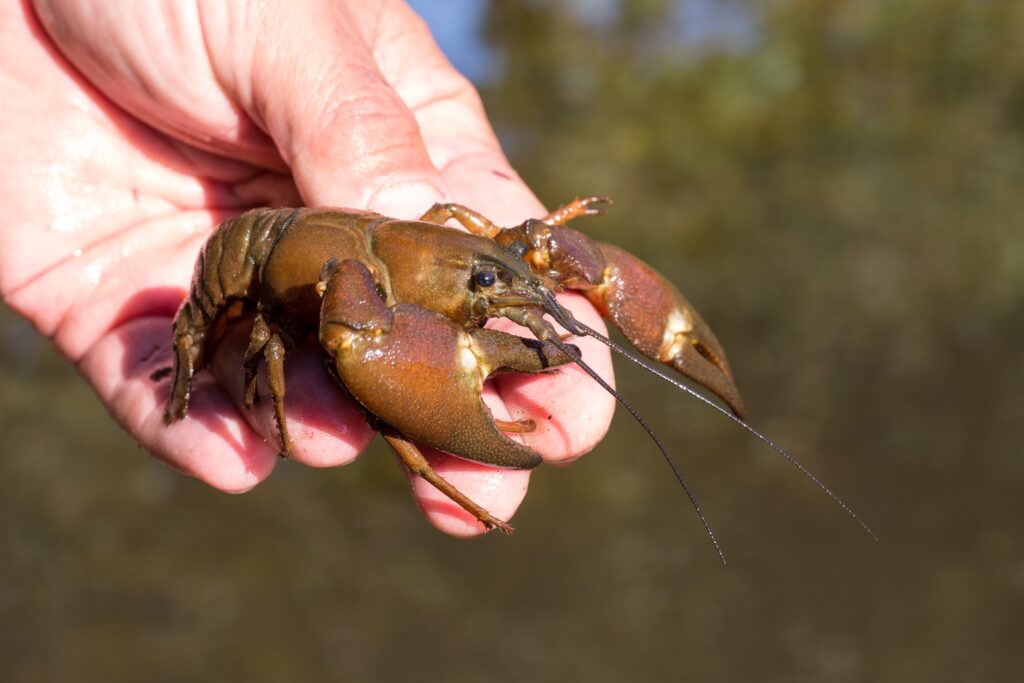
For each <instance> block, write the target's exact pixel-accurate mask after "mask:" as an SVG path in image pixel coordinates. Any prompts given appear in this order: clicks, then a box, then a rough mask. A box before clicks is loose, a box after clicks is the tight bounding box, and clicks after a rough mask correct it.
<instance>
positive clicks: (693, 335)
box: [165, 197, 863, 559]
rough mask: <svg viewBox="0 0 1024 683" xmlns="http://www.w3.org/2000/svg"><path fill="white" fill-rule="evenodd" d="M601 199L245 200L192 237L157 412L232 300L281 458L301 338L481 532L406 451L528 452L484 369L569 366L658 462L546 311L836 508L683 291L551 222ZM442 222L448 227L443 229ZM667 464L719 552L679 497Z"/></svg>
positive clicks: (448, 488) (506, 457)
mask: <svg viewBox="0 0 1024 683" xmlns="http://www.w3.org/2000/svg"><path fill="white" fill-rule="evenodd" d="M608 201H609V200H608V199H607V198H605V197H588V198H585V199H577V200H574V201H572V202H570V203H569V204H566V205H565V206H562V207H560V208H559V209H557V210H556V211H554V212H552V213H551V214H549V215H548V216H547V217H545V218H543V219H539V220H537V219H530V220H527V221H525V222H524V223H522V224H521V225H519V226H516V227H512V228H506V229H503V228H500V227H498V226H496V225H494V224H493V223H492V222H491V221H490V220H488V219H487V218H485V217H484V216H482V215H481V214H479V213H477V212H475V211H473V210H471V209H469V208H467V207H465V206H461V205H459V204H436V205H434V206H433V207H431V208H430V210H428V211H427V212H426V213H425V214H424V215H423V216H422V217H421V218H420V219H419V220H417V221H407V220H396V219H392V218H388V217H386V216H382V215H380V214H377V213H372V212H368V211H359V210H353V209H333V208H308V207H307V208H294V209H256V210H252V211H249V212H247V213H245V214H242V215H241V216H238V217H235V218H232V219H229V220H227V221H225V222H224V223H222V224H221V225H220V226H219V227H218V228H217V229H216V231H215V232H214V233H213V235H212V236H211V237H210V238H209V240H208V241H207V242H206V243H205V245H204V246H203V248H202V251H201V253H200V255H199V258H198V260H197V262H196V268H195V274H194V276H193V280H192V286H191V289H190V292H189V294H188V296H187V297H186V299H185V301H184V303H183V304H182V305H181V308H180V309H179V311H178V313H177V315H176V317H175V319H174V327H173V334H174V342H173V344H174V356H175V362H174V371H173V384H172V389H171V396H170V399H169V401H168V403H167V408H166V413H165V421H166V422H167V423H170V422H173V421H175V420H179V419H182V418H183V417H185V415H186V413H187V411H188V404H189V396H190V392H191V386H192V378H193V374H194V373H195V372H196V371H198V370H200V369H202V368H203V367H204V365H205V364H206V361H207V357H208V354H209V351H210V349H211V348H212V346H213V344H214V343H215V342H216V337H217V334H218V330H219V329H221V328H222V327H223V325H220V324H218V323H219V321H220V320H222V319H223V318H224V317H225V315H226V313H227V312H228V311H235V310H237V309H238V308H239V307H238V306H237V305H236V304H237V303H238V302H242V304H243V305H242V308H244V309H247V310H249V311H250V312H252V313H253V315H254V317H253V327H252V333H251V337H250V342H249V346H248V349H247V350H246V353H245V360H244V364H243V367H244V383H245V384H244V386H245V389H244V394H243V395H244V402H245V404H246V405H247V406H252V405H253V403H254V402H255V400H256V399H257V388H256V387H257V383H256V376H257V369H258V366H259V363H260V360H261V358H262V359H264V360H265V362H266V366H267V375H268V380H269V381H268V384H269V389H270V394H271V398H272V400H273V405H274V412H275V417H276V424H277V430H278V433H279V436H280V443H281V453H282V455H283V456H288V455H289V453H290V452H291V450H292V442H291V438H290V437H289V434H288V429H287V424H286V422H285V419H284V395H285V386H284V358H285V356H286V354H287V353H288V351H289V350H291V349H293V348H295V347H297V346H298V345H299V344H301V343H302V342H303V341H304V340H305V339H306V337H307V336H308V335H309V334H311V333H312V332H316V333H317V335H318V338H319V341H320V344H321V346H322V347H323V349H324V351H325V352H326V354H327V357H328V358H327V367H328V369H329V371H330V372H331V373H332V374H333V375H334V376H335V378H336V379H337V380H338V381H339V382H340V384H341V385H343V387H344V388H345V390H347V391H348V392H349V393H350V394H351V396H352V397H353V398H354V399H355V400H356V401H357V402H358V403H359V404H360V405H361V406H362V408H363V409H364V412H365V414H366V416H367V417H368V419H369V420H370V422H371V424H372V425H373V426H374V427H375V428H376V429H377V430H378V431H379V432H380V433H381V434H382V435H383V437H384V439H385V440H386V441H387V443H388V444H389V445H390V446H391V447H392V448H393V450H394V451H395V453H396V454H397V455H398V456H399V458H400V459H401V460H402V462H404V463H405V465H406V466H407V467H408V468H409V469H410V470H411V471H412V472H413V473H415V474H417V475H419V476H421V477H423V478H424V479H426V480H427V481H428V482H430V483H431V484H432V485H433V486H435V487H437V488H438V489H439V490H440V491H441V492H443V493H444V494H445V495H447V496H448V497H449V498H451V499H452V500H453V501H454V502H455V503H457V504H458V505H460V506H462V507H463V508H464V509H465V510H467V511H468V512H469V513H470V514H472V515H473V516H474V517H475V518H476V519H478V520H479V521H480V522H482V523H483V524H484V525H485V526H486V527H487V528H497V529H500V530H503V531H506V532H508V531H511V527H509V525H508V524H507V523H506V522H505V521H503V520H500V519H498V518H496V517H494V516H493V515H491V514H490V513H489V512H488V511H487V510H485V509H483V508H482V507H481V506H479V505H477V504H476V503H474V502H473V501H472V500H470V499H469V498H468V497H467V496H465V495H464V494H463V493H462V492H460V491H459V490H458V489H457V488H455V487H454V486H452V485H451V484H450V483H449V482H447V481H446V480H445V479H444V478H442V477H441V476H440V475H438V474H437V473H436V472H434V471H433V469H432V468H431V467H430V465H429V463H428V462H427V460H426V458H424V456H423V455H422V453H421V452H420V450H419V448H418V447H417V445H416V444H417V442H419V443H423V444H426V445H428V446H431V447H433V448H436V449H439V450H442V451H446V452H448V453H451V454H453V455H456V456H459V457H461V458H466V459H468V460H473V461H477V462H481V463H485V464H488V465H495V466H498V467H508V468H517V469H528V468H533V467H536V466H537V465H538V464H540V462H541V457H540V455H539V454H538V453H536V452H535V451H534V450H532V449H531V448H529V447H527V446H526V445H524V444H522V443H520V442H518V441H515V440H513V439H511V438H509V437H508V436H507V435H506V433H514V432H524V431H529V430H531V429H532V428H534V426H535V425H533V424H532V422H531V421H529V420H520V421H514V422H507V421H500V420H496V419H494V418H493V417H492V415H491V414H490V411H489V410H488V409H487V407H486V406H485V405H484V404H483V402H482V401H481V392H482V391H483V386H484V381H485V380H486V379H487V378H488V377H489V376H491V375H492V374H494V373H497V372H506V371H515V372H525V373H535V372H543V371H545V370H548V369H551V368H557V367H558V366H560V365H564V364H566V363H576V364H577V365H579V366H580V367H581V368H583V369H584V370H585V371H586V372H587V373H588V374H590V375H591V377H593V378H594V380H595V381H597V382H598V383H599V384H601V386H603V387H604V388H605V389H606V390H608V391H610V392H611V393H612V394H613V395H614V396H615V398H616V399H617V400H618V401H619V402H620V403H622V404H623V405H624V406H625V407H626V408H627V409H628V410H629V411H630V412H631V413H632V414H633V415H634V416H635V417H636V418H637V419H638V420H639V421H640V422H641V424H642V425H643V426H644V428H645V429H647V431H648V433H649V434H650V435H651V436H652V438H654V440H655V442H656V443H657V445H658V447H659V448H660V449H661V451H662V453H663V454H664V455H665V457H666V459H668V453H667V451H666V450H665V448H664V446H663V444H662V443H661V442H660V440H658V438H657V436H655V435H654V433H653V431H651V430H650V428H649V427H647V425H646V423H645V422H644V421H643V420H642V418H640V416H639V415H638V414H637V413H636V411H635V410H634V409H633V407H632V406H631V405H630V404H629V403H628V402H627V401H625V399H623V398H622V397H621V396H620V395H619V394H618V393H616V392H615V391H614V390H613V389H612V388H611V387H610V386H609V385H608V384H607V383H606V382H605V381H604V380H603V379H602V378H601V377H600V376H599V375H598V374H597V373H596V372H595V371H593V370H592V369H591V368H590V366H588V365H587V364H586V362H585V361H584V360H583V358H582V357H581V354H580V351H579V349H578V347H576V346H574V345H572V344H570V343H568V342H567V341H566V340H565V339H564V338H563V337H562V336H561V335H560V334H559V333H558V332H557V331H556V330H555V327H554V326H553V325H552V323H551V322H550V321H549V320H548V319H546V318H545V317H544V316H545V314H546V315H548V316H550V317H551V318H552V319H553V320H554V321H555V322H557V323H558V324H559V325H560V326H561V327H562V328H564V329H565V330H566V331H567V332H568V333H569V336H583V335H586V336H591V337H594V338H596V339H598V340H599V341H601V342H603V343H605V344H607V345H609V346H610V347H611V348H613V349H614V350H616V351H617V352H619V353H622V354H623V355H626V356H627V357H628V358H630V359H631V360H633V361H634V362H637V363H639V364H641V365H643V366H644V367H645V368H647V369H648V370H650V371H652V372H654V373H655V374H657V375H659V376H661V377H662V378H664V379H667V380H668V381H670V382H672V383H673V384H676V385H677V386H678V387H679V388H681V389H683V390H684V391H687V392H690V393H692V394H694V395H695V396H697V397H698V398H701V399H702V400H704V401H705V402H707V403H710V404H711V405H712V406H714V407H716V408H718V409H719V410H720V411H721V412H724V413H726V414H727V415H729V416H730V417H732V418H733V419H734V420H735V421H737V422H738V423H739V424H741V425H743V426H744V427H745V428H746V429H748V430H750V431H752V432H754V433H755V434H756V435H757V436H758V437H759V438H761V439H762V440H764V441H766V442H767V443H768V444H769V445H771V446H772V447H773V448H775V449H776V450H778V451H779V452H780V453H782V454H783V456H784V457H786V458H787V459H789V460H790V461H791V462H793V463H794V464H795V465H796V466H797V467H799V468H800V469H801V470H802V471H803V472H804V473H805V474H807V475H808V476H811V478H812V479H813V480H814V481H815V483H817V484H818V485H819V486H821V488H823V489H824V490H825V491H826V492H827V493H828V494H829V495H830V496H832V497H833V498H834V499H835V500H836V501H837V502H838V503H839V504H840V505H841V506H842V507H843V508H844V509H845V510H847V512H850V514H851V515H852V514H853V513H852V512H851V511H850V510H849V508H848V507H847V506H846V505H845V504H844V503H842V501H839V499H838V498H836V497H835V496H834V495H833V494H832V493H831V491H829V490H828V489H827V488H826V487H825V486H824V485H823V484H821V483H820V482H818V480H817V479H814V478H813V476H812V475H810V473H809V472H807V470H806V469H804V468H803V467H802V466H801V465H800V464H799V463H797V462H796V461H795V460H793V459H792V457H791V456H789V455H788V454H787V453H785V451H782V449H780V448H778V447H777V446H775V444H773V443H772V442H770V441H768V439H767V438H766V437H764V436H762V435H761V434H759V433H758V432H756V431H754V430H753V428H752V427H750V426H749V425H747V423H746V422H745V421H744V420H743V413H744V409H743V403H742V401H741V399H740V395H739V391H738V390H737V388H736V385H735V383H734V381H733V377H732V372H731V371H730V369H729V364H728V362H727V361H726V356H725V352H724V351H723V349H722V347H721V345H720V344H719V342H718V340H717V339H716V338H715V335H714V334H713V333H712V332H711V329H710V328H709V327H708V325H707V324H706V323H705V322H704V321H703V319H702V318H701V317H700V315H699V314H698V313H697V312H696V310H694V308H693V307H692V306H691V305H690V304H689V303H688V302H687V300H686V299H685V298H684V297H683V295H682V294H680V293H679V291H678V290H677V289H676V288H675V287H674V286H673V285H672V284H671V283H669V282H668V281H667V280H666V279H665V278H664V277H662V276H661V275H659V274H658V273H657V272H655V271H654V270H653V269H652V268H650V267H649V266H648V265H646V264H645V263H643V262H642V261H640V260H639V259H638V258H636V257H635V256H632V255H630V254H628V253H627V252H625V251H623V250H621V249H619V248H617V247H615V246H612V245H610V244H604V243H601V242H595V241H593V240H591V239H590V238H588V237H587V236H586V235H584V234H583V233H581V232H578V231H577V230H574V229H572V228H569V227H566V223H568V222H569V221H571V220H572V219H574V218H577V217H579V216H587V215H595V214H599V213H603V207H602V206H601V205H602V204H604V203H607V202H608ZM452 219H454V220H455V221H457V222H458V223H459V224H461V225H462V226H463V227H464V228H465V229H466V232H462V231H458V230H453V229H451V228H448V227H445V226H444V224H445V223H446V222H447V221H449V220H452ZM563 288H568V289H572V290H577V291H579V292H581V293H583V294H584V295H585V296H586V297H587V298H588V299H589V300H590V302H591V303H593V304H594V306H595V307H596V308H597V309H598V311H600V312H601V314H602V315H603V316H604V317H605V318H607V319H608V320H609V321H610V322H611V323H612V324H613V325H615V326H616V327H617V328H618V329H619V330H620V331H621V332H622V333H623V335H624V336H625V337H626V339H628V340H629V342H630V343H631V344H633V346H634V347H635V348H636V349H637V350H638V351H640V353H642V354H643V355H645V356H647V357H648V358H649V359H652V360H654V361H657V362H660V363H664V364H666V365H668V366H670V367H672V368H674V369H675V370H676V371H678V372H679V373H680V374H682V375H683V376H684V377H686V378H688V379H689V380H692V381H693V382H695V383H696V384H698V385H700V386H702V387H704V388H706V389H708V390H710V391H711V392H712V393H713V394H714V395H715V396H717V397H718V398H719V399H721V400H722V401H723V402H724V403H725V404H726V405H727V406H728V410H725V409H724V408H721V407H720V406H718V404H716V403H714V402H712V401H710V400H709V399H707V398H704V397H703V396H702V395H701V394H699V393H696V392H694V390H693V389H691V388H689V387H687V386H686V385H684V384H682V383H680V382H678V380H676V379H674V378H672V377H670V376H669V375H668V374H666V373H665V372H663V371H661V370H658V369H656V368H654V367H653V366H652V365H650V364H649V363H647V362H645V361H643V360H641V359H639V358H637V357H636V356H634V355H632V354H628V353H627V352H625V351H624V350H622V349H621V348H620V347H618V345H617V344H615V343H614V342H612V341H611V340H609V339H607V338H606V337H604V336H603V335H601V334H599V333H598V332H596V331H594V330H593V329H591V328H589V327H588V326H586V325H584V324H583V323H581V322H579V321H578V320H576V319H575V318H574V317H573V315H572V314H571V313H570V312H569V311H568V310H567V309H565V308H564V307H563V306H562V305H561V304H559V303H558V301H557V300H556V298H555V293H556V292H558V291H560V290H562V289H563ZM490 318H507V319H509V320H511V321H513V322H515V323H518V324H519V325H522V326H524V327H526V328H527V329H529V331H530V332H531V333H532V334H533V336H534V337H535V339H525V338H522V337H518V336H516V335H512V334H508V333H505V332H500V331H497V330H491V329H486V328H485V327H484V324H485V323H486V322H487V320H488V319H490ZM669 463H670V464H671V463H672V461H671V460H670V459H669ZM672 469H673V472H674V473H675V474H676V476H677V478H678V479H679V481H680V483H681V484H682V485H683V487H684V489H685V490H686V493H687V495H689V496H690V500H691V501H692V503H693V505H694V507H695V509H696V510H697V513H698V515H699V516H700V519H701V522H702V523H703V524H704V527H705V529H706V531H707V533H708V534H709V536H710V538H711V540H712V542H713V543H714V545H715V547H716V549H717V550H718V552H719V555H721V550H720V549H719V548H718V543H717V541H715V538H714V534H713V533H712V532H711V528H710V526H709V525H708V523H707V520H706V519H705V518H704V515H703V513H702V512H701V510H700V507H699V506H698V505H697V502H696V500H695V498H694V496H693V494H692V493H691V491H690V489H689V487H688V486H687V485H686V483H685V481H684V480H683V479H682V477H681V475H680V474H679V472H678V470H677V469H676V468H675V466H674V465H673V466H672ZM854 517H855V518H856V515H854ZM858 521H860V520H859V519H858ZM861 524H862V525H863V523H861ZM723 559H724V558H723Z"/></svg>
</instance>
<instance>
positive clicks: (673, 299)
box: [584, 243, 744, 418]
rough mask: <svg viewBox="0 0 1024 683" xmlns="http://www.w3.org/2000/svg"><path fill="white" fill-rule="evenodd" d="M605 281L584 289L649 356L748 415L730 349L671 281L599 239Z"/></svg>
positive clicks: (736, 411)
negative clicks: (727, 352) (727, 354)
mask: <svg viewBox="0 0 1024 683" xmlns="http://www.w3.org/2000/svg"><path fill="white" fill-rule="evenodd" d="M597 246H598V248H599V249H600V251H601V254H602V256H603V257H604V261H605V264H606V268H605V270H606V272H605V274H604V277H603V281H602V282H601V283H600V284H598V285H597V286H595V287H593V288H591V289H588V290H586V291H584V294H586V296H587V298H588V299H589V300H590V302H591V303H593V304H594V306H595V307H597V309H598V310H599V311H601V313H602V314H603V315H605V316H606V317H607V318H608V319H609V320H611V321H612V322H613V323H614V324H615V326H616V327H618V328H619V329H620V330H621V331H622V333H623V334H624V335H625V336H626V338H627V339H629V341H630V342H631V343H632V344H633V345H634V346H635V347H636V348H637V350H639V351H640V352H641V353H643V354H644V355H646V356H648V357H649V358H653V359H656V360H659V361H661V362H663V363H665V364H666V365H671V366H672V367H673V368H675V369H676V370H677V371H679V372H680V373H682V375H683V376H685V377H687V378H689V379H691V380H693V381H694V382H696V383H697V384H700V385H701V386H703V387H706V388H707V389H709V390H710V391H711V392H713V393H714V394H715V395H716V396H718V397H719V398H721V399H722V400H723V401H725V403H726V404H727V405H728V406H729V408H730V409H731V410H732V412H733V413H735V414H736V416H737V417H740V418H742V417H743V415H744V408H743V400H742V399H741V398H740V392H739V389H737V388H736V383H735V382H734V381H733V378H732V371H731V370H730V369H729V363H728V361H727V360H726V358H725V351H724V350H723V349H722V345H721V344H719V343H718V339H716V338H715V334H714V333H713V332H712V331H711V328H710V327H709V326H708V324H707V323H706V322H704V320H703V319H702V318H701V317H700V314H699V313H697V311H696V310H695V309H694V308H693V306H691V305H690V303H689V302H688V301H687V300H686V297H684V296H683V295H682V294H681V293H680V292H679V290H678V289H676V288H675V287H674V286H673V285H672V283H670V282H669V281H668V280H666V279H665V278H664V277H662V276H661V274H660V273H658V272H657V271H655V270H654V269H653V268H651V267H650V266H648V265H647V264H646V263H644V262H643V261H641V260H640V259H638V258H636V257H635V256H633V255H632V254H630V253H629V252H626V251H623V250H622V249H619V248H618V247H615V246H612V245H610V244H605V243H597Z"/></svg>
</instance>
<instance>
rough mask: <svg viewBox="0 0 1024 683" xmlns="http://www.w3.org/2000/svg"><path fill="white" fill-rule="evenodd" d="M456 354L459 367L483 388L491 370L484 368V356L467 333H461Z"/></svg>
mask: <svg viewBox="0 0 1024 683" xmlns="http://www.w3.org/2000/svg"><path fill="white" fill-rule="evenodd" d="M455 353H456V356H457V358H458V362H459V367H460V368H462V370H463V371H464V372H465V373H466V375H467V376H470V377H472V378H473V379H475V380H476V382H478V383H479V384H480V385H481V386H483V383H484V379H485V378H486V377H487V375H488V374H489V373H490V368H487V367H485V366H484V363H483V360H482V358H483V356H482V354H481V353H480V349H479V348H478V347H477V345H476V342H474V341H473V338H472V337H471V336H469V335H468V334H467V333H465V332H460V333H459V345H458V348H456V350H455Z"/></svg>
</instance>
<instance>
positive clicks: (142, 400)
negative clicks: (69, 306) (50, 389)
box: [78, 317, 278, 493]
mask: <svg viewBox="0 0 1024 683" xmlns="http://www.w3.org/2000/svg"><path fill="white" fill-rule="evenodd" d="M170 329H171V319H170V318H168V317H146V318H136V319H133V320H131V321H130V322H127V323H125V324H123V325H120V326H118V327H115V328H114V329H112V330H111V331H110V332H109V333H108V334H106V335H104V336H103V337H102V338H101V339H100V340H99V341H98V342H97V343H96V344H95V345H94V346H93V347H92V348H91V349H89V351H88V352H87V353H86V354H85V355H84V356H83V357H82V359H81V360H80V362H79V364H78V368H79V370H80V371H81V372H82V374H83V375H84V376H85V378H86V379H87V380H88V381H89V382H90V383H91V384H92V386H93V388H94V389H95V390H96V392H97V393H98V394H99V396H100V399H101V400H102V401H103V402H104V403H105V404H106V405H107V407H108V409H109V410H110V412H111V414H112V415H113V416H114V418H115V419H116V420H117V421H118V422H119V423H120V424H121V426H122V427H123V428H124V429H125V430H126V431H127V432H128V433H129V434H131V435H132V436H133V437H134V438H135V439H136V440H137V441H138V442H139V444H140V445H141V446H142V447H143V448H145V449H146V450H148V451H149V452H150V453H152V454H153V455H155V456H156V457H157V458H159V459H160V460H163V461H164V462H165V463H167V464H168V465H169V466H171V467H172V468H174V469H176V470H178V471H179V472H182V473H184V474H188V475H191V476H193V477H195V478H197V479H200V480H202V481H204V482H206V483H207V484H209V485H210V486H213V487H214V488H217V489H220V490H222V491H227V492H231V493H241V492H243V491H247V490H249V489H251V488H252V487H253V486H255V485H256V484H258V483H259V482H261V481H263V480H264V479H265V478H266V477H267V476H269V475H270V472H271V471H272V470H273V469H274V465H275V464H276V462H277V459H278V458H277V454H276V451H275V450H274V448H273V447H271V446H269V445H268V444H267V443H266V442H265V441H264V440H263V439H262V438H260V436H259V435H257V434H256V433H254V432H253V430H252V429H251V428H250V427H249V426H248V425H247V424H246V423H245V421H244V420H243V419H242V416H241V415H239V413H238V411H237V410H236V408H235V407H234V405H233V404H232V403H231V401H230V399H229V398H228V397H227V396H226V395H225V394H224V392H223V391H220V389H219V388H218V386H217V385H216V383H215V382H214V380H213V378H212V377H211V376H210V375H209V374H208V373H199V374H198V375H197V376H196V381H195V385H194V388H193V393H192V402H191V404H190V406H189V414H188V416H187V417H186V418H185V419H184V420H180V421H178V422H175V423H173V424H171V425H169V426H167V425H165V424H164V421H163V412H164V406H165V404H166V402H167V398H168V396H169V395H170V379H169V374H168V373H167V372H166V371H164V372H162V373H159V374H157V375H155V377H156V379H154V373H155V372H157V371H160V370H164V369H165V368H170V367H171V364H172V362H173V358H172V353H171V347H170V344H169V337H168V332H169V330H170Z"/></svg>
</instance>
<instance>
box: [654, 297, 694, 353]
mask: <svg viewBox="0 0 1024 683" xmlns="http://www.w3.org/2000/svg"><path fill="white" fill-rule="evenodd" d="M692 331H693V318H692V317H691V316H690V314H689V313H688V312H686V311H681V310H679V309H678V308H673V309H672V312H671V313H669V314H668V317H667V318H666V319H665V333H664V334H663V335H662V337H661V351H660V352H659V354H658V358H659V359H660V360H662V361H663V362H665V363H670V362H672V359H673V358H676V357H677V356H678V355H679V354H680V353H682V351H683V344H685V343H686V335H688V334H689V333H690V332H692Z"/></svg>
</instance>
